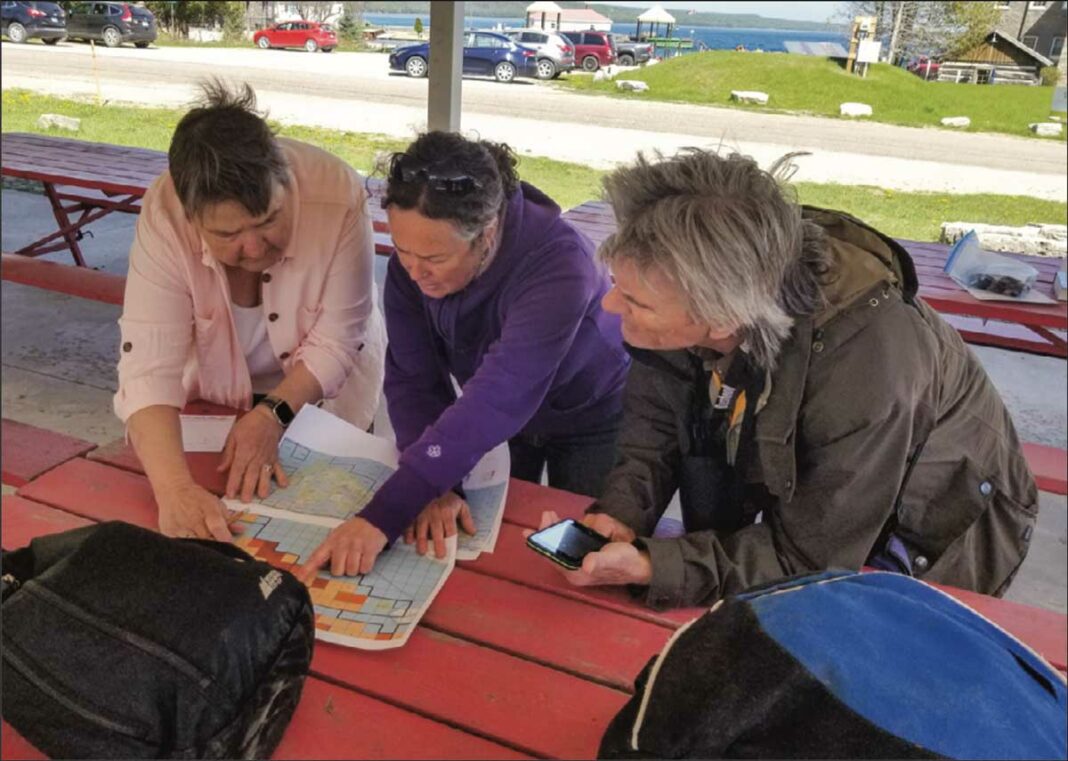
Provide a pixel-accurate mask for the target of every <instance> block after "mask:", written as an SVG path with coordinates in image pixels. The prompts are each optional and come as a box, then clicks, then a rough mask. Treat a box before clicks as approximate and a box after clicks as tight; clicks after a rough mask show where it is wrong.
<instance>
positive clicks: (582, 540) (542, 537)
mask: <svg viewBox="0 0 1068 761" xmlns="http://www.w3.org/2000/svg"><path fill="white" fill-rule="evenodd" d="M606 544H608V539H607V538H605V537H604V536H601V535H600V534H598V533H597V532H596V531H594V530H593V529H591V528H589V527H587V526H584V525H583V524H581V523H579V522H578V521H576V520H574V519H572V518H567V519H565V520H562V521H560V522H559V523H554V524H553V525H551V526H548V527H547V528H543V529H542V530H541V531H536V532H534V533H533V534H531V535H530V536H528V537H527V546H528V547H530V548H531V549H532V550H534V551H535V552H537V553H539V554H542V555H544V556H545V557H547V558H549V560H552V561H553V562H554V563H558V564H559V565H562V566H563V567H564V568H567V569H568V570H570V571H577V570H578V569H579V568H581V567H582V559H583V558H584V557H586V556H587V555H588V554H590V553H591V552H597V551H598V550H600V549H601V548H602V547H604V546H605V545H606Z"/></svg>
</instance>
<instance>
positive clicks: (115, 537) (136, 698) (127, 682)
mask: <svg viewBox="0 0 1068 761" xmlns="http://www.w3.org/2000/svg"><path fill="white" fill-rule="evenodd" d="M3 573H4V589H3V680H4V681H3V685H4V689H3V704H2V713H3V718H4V719H5V720H6V721H7V722H9V723H10V724H11V725H12V726H13V727H14V728H15V729H16V730H18V731H19V732H20V733H21V734H22V735H23V736H24V737H25V738H26V739H27V740H29V741H30V742H32V743H33V744H34V745H36V746H37V747H38V748H39V749H40V750H41V751H43V752H45V753H47V754H48V755H49V756H53V757H61V758H264V757H268V756H270V754H271V753H272V752H273V750H274V748H275V746H277V744H278V741H279V740H280V739H281V737H282V732H283V731H284V730H285V728H286V725H287V724H288V723H289V720H290V718H291V717H292V715H293V711H294V709H295V708H296V705H297V702H298V701H299V699H300V693H301V689H302V688H303V685H304V678H305V676H306V675H307V673H308V667H309V665H310V663H311V655H312V647H313V643H314V636H315V628H314V627H315V624H314V617H313V612H312V605H311V600H310V598H309V596H308V591H307V590H306V589H305V588H304V586H303V585H302V584H301V583H300V582H298V581H297V580H296V578H295V577H294V576H292V575H291V574H289V573H286V572H283V571H279V570H276V569H274V568H272V567H271V566H269V565H267V564H265V563H262V562H259V561H256V560H253V559H252V558H251V557H249V556H248V555H247V554H246V553H245V552H243V551H242V550H240V549H238V548H237V547H234V546H233V545H229V544H225V543H220V542H209V541H200V540H191V539H168V538H166V537H164V536H161V535H159V534H156V533H154V532H151V531H147V530H145V529H142V528H138V527H136V526H132V525H130V524H127V523H119V522H112V523H102V524H99V525H94V526H87V527H85V528H80V529H75V530H73V531H67V532H65V533H62V534H53V535H51V536H46V537H41V538H38V539H34V540H33V541H32V542H31V543H30V545H29V547H26V548H23V549H21V550H17V551H15V552H10V553H4V557H3Z"/></svg>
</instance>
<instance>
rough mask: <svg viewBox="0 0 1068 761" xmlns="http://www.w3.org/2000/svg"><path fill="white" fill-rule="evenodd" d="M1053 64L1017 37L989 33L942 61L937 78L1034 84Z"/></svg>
mask: <svg viewBox="0 0 1068 761" xmlns="http://www.w3.org/2000/svg"><path fill="white" fill-rule="evenodd" d="M1054 65H1055V64H1054V62H1053V61H1051V60H1050V59H1048V58H1046V57H1045V56H1044V55H1042V54H1041V53H1039V52H1037V51H1035V50H1032V49H1031V48H1029V47H1027V46H1026V45H1024V44H1023V43H1022V42H1020V41H1019V40H1017V39H1016V38H1014V37H1011V36H1009V35H1007V34H1004V33H1002V32H991V33H990V34H988V35H987V36H986V39H984V40H983V41H982V42H980V43H979V44H978V45H976V46H975V47H974V48H972V49H971V50H969V51H968V52H966V53H964V54H962V55H959V56H955V57H954V58H951V59H950V58H947V60H945V61H943V62H942V66H941V68H939V70H938V81H939V82H962V83H970V84H979V85H992V84H997V85H1006V84H1022V85H1034V84H1038V82H1039V72H1040V71H1041V70H1042V68H1043V67H1045V66H1054Z"/></svg>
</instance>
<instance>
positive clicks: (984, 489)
mask: <svg viewBox="0 0 1068 761" xmlns="http://www.w3.org/2000/svg"><path fill="white" fill-rule="evenodd" d="M993 491H994V485H993V484H992V483H990V482H989V481H983V482H982V483H981V484H979V493H980V494H982V495H983V496H984V497H989V496H990V495H991V494H992V493H993Z"/></svg>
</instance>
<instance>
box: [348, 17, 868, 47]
mask: <svg viewBox="0 0 1068 761" xmlns="http://www.w3.org/2000/svg"><path fill="white" fill-rule="evenodd" d="M363 18H364V20H365V21H367V22H368V23H370V24H374V25H377V26H387V27H398V28H402V29H411V28H412V26H413V25H414V24H415V19H416V18H417V14H414V13H413V14H407V13H365V14H364V16H363ZM418 18H421V19H422V20H423V25H424V27H425V28H427V29H429V28H430V16H429V14H427V15H421V16H418ZM676 18H677V19H678V20H679V25H678V27H677V28H676V31H675V32H674V33H673V36H675V37H689V38H690V39H692V40H693V41H694V42H695V43H697V42H701V43H704V44H705V45H706V46H707V47H708V48H710V49H712V50H734V48H735V47H737V46H738V45H745V47H746V48H747V49H748V50H755V49H757V48H759V49H761V50H766V51H769V52H773V51H774V52H782V51H784V50H786V48H785V47H784V46H783V43H784V42H786V41H794V40H796V41H799V42H837V43H839V44H841V45H842V46H843V47H845V48H847V49H848V47H849V37H848V35H846V34H845V33H835V32H808V31H805V32H802V31H794V30H790V29H727V28H724V27H714V26H688V25H687V24H686V16H685V15H682V16H677V17H676ZM464 21H465V24H466V26H467V27H468V28H473V29H495V28H497V27H498V26H500V27H505V28H507V27H518V26H522V25H523V19H522V18H488V17H484V16H468V17H467V18H466V19H465V20H464ZM644 29H645V26H644V25H643V26H642V30H643V31H644ZM634 30H635V25H634V24H631V23H626V24H612V31H613V32H614V33H616V34H626V35H630V34H634Z"/></svg>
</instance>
